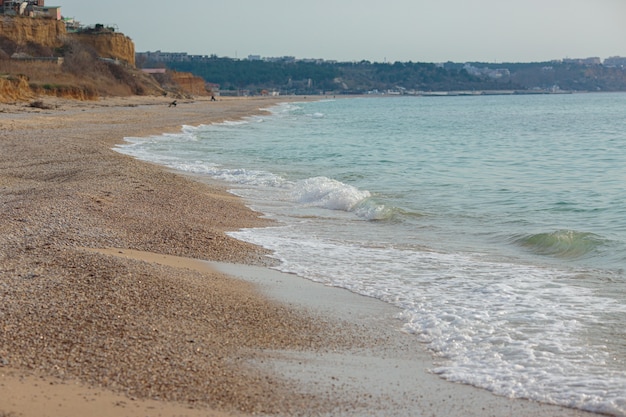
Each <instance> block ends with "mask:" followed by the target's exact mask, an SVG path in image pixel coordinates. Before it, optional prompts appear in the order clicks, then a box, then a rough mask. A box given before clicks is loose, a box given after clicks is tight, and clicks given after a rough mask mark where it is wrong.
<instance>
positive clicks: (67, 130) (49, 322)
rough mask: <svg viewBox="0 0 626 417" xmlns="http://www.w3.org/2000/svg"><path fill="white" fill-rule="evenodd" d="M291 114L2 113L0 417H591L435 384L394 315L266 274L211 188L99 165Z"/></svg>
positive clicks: (220, 194)
mask: <svg viewBox="0 0 626 417" xmlns="http://www.w3.org/2000/svg"><path fill="white" fill-rule="evenodd" d="M290 100H292V101H293V100H295V98H294V99H291V98H288V97H287V98H286V97H279V98H271V99H270V98H263V99H252V98H243V99H221V100H219V101H218V102H216V103H211V102H210V101H208V100H204V99H198V100H194V101H183V102H179V105H178V106H177V107H175V108H168V107H167V103H169V100H168V99H166V98H150V97H132V98H121V99H105V100H101V101H99V102H96V103H90V102H71V101H63V100H52V101H53V102H54V103H55V104H54V105H55V106H57V107H56V108H54V109H51V110H41V109H31V108H27V107H26V106H24V107H19V106H11V105H1V106H0V111H1V112H0V124H1V126H2V132H3V137H2V139H1V141H0V190H1V194H0V196H1V197H0V201H1V202H2V210H3V216H2V220H0V276H1V278H0V301H1V302H2V304H3V305H4V307H3V309H2V311H0V387H3V388H4V387H11V388H13V387H15V386H16V385H15V384H16V383H17V381H19V388H20V390H24V391H20V393H23V392H28V393H29V395H24V396H23V397H20V395H22V394H20V393H17V392H12V391H10V390H4V389H0V392H4V393H5V394H2V393H0V415H2V414H3V413H4V414H7V415H12V414H11V413H14V414H16V415H24V416H30V415H32V416H34V415H42V414H41V413H40V412H39V413H38V412H37V411H34V410H32V409H29V408H28V407H29V406H32V405H33V404H34V403H37V404H42V403H43V404H47V405H44V406H43V408H40V410H42V409H43V410H46V409H50V407H55V408H56V407H61V405H62V407H61V409H62V413H63V414H64V415H68V416H72V415H76V416H78V415H84V414H85V408H84V407H89V406H90V404H92V407H97V408H91V409H89V408H88V410H91V411H89V413H90V414H91V415H102V416H108V415H120V414H119V413H120V410H122V411H123V412H124V413H130V414H128V415H141V414H144V415H190V416H191V415H252V414H261V415H311V414H315V415H337V414H340V415H359V416H362V415H448V416H450V415H452V416H454V415H458V416H461V415H481V416H482V415H494V416H497V415H511V414H513V415H535V416H583V415H593V414H590V413H585V412H582V411H577V410H573V409H566V408H562V407H558V406H550V405H543V404H538V403H534V402H530V401H525V400H510V399H506V398H502V397H496V396H494V395H492V394H490V393H489V392H487V391H484V390H480V389H478V388H474V387H469V386H465V385H458V384H453V383H450V382H446V381H443V380H442V379H441V378H439V377H437V376H436V375H433V374H431V373H429V372H428V367H429V366H431V362H432V358H431V357H430V354H429V353H428V352H427V351H426V350H425V349H424V347H423V346H422V345H420V344H419V342H418V341H417V338H416V337H414V336H410V335H407V334H405V333H402V332H400V331H399V326H400V325H401V323H400V322H399V321H397V320H395V319H393V316H394V314H395V312H396V310H395V309H394V308H392V307H391V306H388V305H386V304H384V303H382V302H379V301H376V300H373V299H368V298H365V297H361V296H358V295H355V294H352V293H349V292H347V291H345V290H340V289H336V288H329V287H324V286H323V285H320V284H314V283H310V282H309V281H305V280H303V279H300V278H297V277H293V276H289V275H285V274H280V273H278V272H276V271H272V270H269V269H266V268H263V266H265V265H267V260H266V258H265V254H266V253H267V252H266V251H264V250H262V249H261V248H258V247H254V246H252V245H249V244H246V243H244V242H240V241H236V240H234V239H232V238H229V237H228V236H227V235H226V234H225V232H226V231H230V230H236V229H239V228H245V227H254V226H260V225H266V224H268V221H267V220H264V219H261V218H260V217H259V216H258V214H257V213H254V212H252V211H251V210H249V209H247V208H246V207H245V206H244V204H243V202H242V201H241V200H240V199H238V198H236V197H233V196H232V195H230V194H227V193H226V191H225V189H224V188H223V187H220V186H216V185H214V184H213V183H210V182H209V183H207V182H205V181H203V182H199V181H195V180H193V179H191V178H188V177H186V176H184V175H181V174H177V173H173V172H171V171H168V170H167V169H166V168H164V167H160V166H156V165H153V164H148V163H144V162H140V161H137V160H135V159H133V158H130V157H127V156H124V155H121V154H118V153H116V152H114V151H112V150H111V148H112V147H113V146H114V145H115V144H119V143H122V142H123V138H124V137H127V136H146V135H150V134H162V133H164V132H177V131H179V129H180V127H181V126H182V125H183V124H187V125H199V124H208V123H215V122H220V121H223V120H235V119H238V118H241V117H245V116H249V115H253V114H260V113H261V112H262V110H261V109H260V107H267V106H272V105H275V104H278V103H282V102H285V101H290ZM298 101H301V98H298ZM85 248H89V250H86V249H85ZM103 248H116V249H110V251H112V252H106V251H104V250H103ZM130 249H132V250H135V251H137V252H133V251H130ZM116 252H117V253H116ZM119 252H122V253H119ZM124 254H126V255H129V256H120V255H124ZM141 254H151V256H155V257H156V258H150V257H148V258H147V259H144V258H142V256H143V255H141ZM170 257H176V258H170ZM162 258H167V259H170V260H172V259H173V260H175V261H176V262H174V263H169V264H167V263H163V262H160V261H159V259H162ZM194 260H209V261H212V262H221V263H219V264H217V263H214V264H212V266H210V267H209V268H207V269H206V270H203V269H202V268H200V267H199V266H198V264H195V265H196V266H193V265H194V262H201V263H202V261H194ZM202 264H203V263H202ZM245 264H247V265H248V266H246V265H245ZM233 265H234V266H233ZM251 265H252V266H251ZM313 293H314V294H316V296H315V297H311V296H310V295H311V294H313ZM415 375H418V376H417V377H415ZM58 386H63V387H64V388H68V393H65V394H59V393H57V392H56V391H55V392H54V393H53V391H54V390H55V389H56V388H55V387H57V388H58ZM28 390H31V391H28ZM80 390H83V391H80ZM84 390H87V391H89V392H93V391H91V390H96V391H97V393H96V394H94V395H93V396H90V395H89V394H85V391H84ZM33 392H34V393H36V395H37V398H38V400H32V398H33V396H32V395H31V394H33ZM77 392H78V394H77ZM3 395H7V397H3ZM93 397H99V398H106V399H105V400H104V401H103V402H102V403H99V402H96V401H93ZM20 398H21V400H20ZM38 401H41V402H38ZM122 402H123V403H124V404H126V407H127V408H124V407H122V406H120V404H121V403H122ZM96 404H97V405H96ZM128 404H130V405H128ZM190 407H191V408H190ZM131 408H132V410H131ZM166 408H167V410H171V411H166ZM78 410H82V411H78ZM96 410H97V412H96ZM215 410H219V411H215ZM107 413H108V414H107ZM164 413H165V414H164ZM220 413H225V414H220ZM51 415H53V414H51Z"/></svg>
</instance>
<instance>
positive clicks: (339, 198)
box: [291, 177, 371, 211]
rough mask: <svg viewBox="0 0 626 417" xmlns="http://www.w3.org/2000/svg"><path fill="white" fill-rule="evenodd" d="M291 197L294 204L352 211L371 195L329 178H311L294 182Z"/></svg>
mask: <svg viewBox="0 0 626 417" xmlns="http://www.w3.org/2000/svg"><path fill="white" fill-rule="evenodd" d="M291 196H292V199H293V201H294V202H296V203H299V204H303V205H307V206H313V207H321V208H326V209H329V210H342V211H354V209H355V208H356V207H357V205H358V204H359V203H361V202H362V201H363V200H365V199H367V198H369V197H370V196H371V194H370V192H369V191H367V190H359V189H358V188H356V187H353V186H352V185H348V184H344V183H343V182H341V181H337V180H333V179H331V178H327V177H313V178H307V179H305V180H301V181H298V182H296V183H295V184H294V187H293V189H292V191H291Z"/></svg>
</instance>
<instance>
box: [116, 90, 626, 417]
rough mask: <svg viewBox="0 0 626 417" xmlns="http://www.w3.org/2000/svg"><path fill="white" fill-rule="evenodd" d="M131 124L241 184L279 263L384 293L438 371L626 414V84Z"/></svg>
mask: <svg viewBox="0 0 626 417" xmlns="http://www.w3.org/2000/svg"><path fill="white" fill-rule="evenodd" d="M269 110H270V111H269V112H268V114H267V115H266V116H262V117H252V118H249V119H246V120H244V121H240V122H227V123H222V124H217V125H210V126H199V127H185V128H184V129H183V131H182V132H181V133H180V134H174V135H163V136H155V137H149V138H127V144H126V145H123V146H120V147H118V148H117V150H118V151H120V152H122V153H126V154H129V155H133V156H135V157H137V158H140V159H144V160H149V161H153V162H157V163H160V164H163V165H166V166H169V167H172V168H176V169H179V170H183V171H186V172H193V173H196V174H201V175H207V176H210V177H213V178H218V179H221V180H223V181H227V182H228V183H229V184H230V186H231V188H232V192H233V193H235V194H237V195H240V196H242V197H243V198H244V199H245V200H246V201H247V202H248V204H249V205H250V206H252V207H253V208H255V209H257V210H259V211H261V212H263V213H265V214H266V215H267V216H268V217H271V218H274V219H276V220H278V223H277V224H276V226H274V227H270V228H264V229H251V230H242V231H238V232H235V233H233V234H232V235H233V236H235V237H237V238H239V239H242V240H246V241H250V242H253V243H256V244H259V245H262V246H265V247H267V248H269V249H272V250H273V251H274V256H275V257H276V258H277V259H278V260H280V265H279V266H278V269H280V270H282V271H286V272H290V273H294V274H298V275H300V276H303V277H305V278H308V279H311V280H315V281H320V282H324V283H327V284H330V285H335V286H339V287H344V288H348V289H350V290H352V291H354V292H357V293H361V294H365V295H368V296H372V297H375V298H379V299H381V300H384V301H386V302H388V303H391V304H394V305H396V306H398V307H400V309H401V310H402V314H401V315H400V316H399V319H400V320H402V321H403V322H404V326H405V329H406V330H407V331H409V332H411V333H413V334H415V337H417V338H419V339H420V340H423V341H424V342H425V343H426V346H427V347H428V348H429V349H431V350H432V351H433V353H434V355H435V360H434V363H433V368H432V369H433V371H434V372H436V373H438V374H440V375H441V377H443V378H446V379H449V380H451V381H458V382H463V383H468V384H472V385H476V386H478V387H482V388H485V389H488V390H491V391H493V392H495V393H496V394H499V395H505V396H511V397H520V398H530V399H534V400H538V401H543V402H547V403H553V404H560V405H564V406H569V407H574V408H580V409H585V410H590V411H595V412H603V413H610V414H615V415H626V329H625V328H624V323H626V273H625V269H626V95H625V94H574V95H537V96H476V97H474V96H472V97H408V98H404V97H395V98H381V97H372V98H354V99H352V98H351V99H338V100H323V101H316V102H302V103H291V104H284V105H281V106H277V107H275V108H272V109H269Z"/></svg>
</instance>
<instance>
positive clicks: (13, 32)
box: [0, 17, 67, 48]
mask: <svg viewBox="0 0 626 417" xmlns="http://www.w3.org/2000/svg"><path fill="white" fill-rule="evenodd" d="M0 35H2V36H4V37H5V38H8V39H10V40H12V41H13V42H15V43H17V44H20V45H25V44H27V43H28V42H32V43H36V44H38V45H42V46H47V47H51V48H55V47H59V46H61V45H62V44H63V40H64V39H65V36H66V35H67V32H66V31H65V24H64V23H63V22H61V21H58V20H50V19H31V18H27V17H24V18H20V17H15V18H3V19H0Z"/></svg>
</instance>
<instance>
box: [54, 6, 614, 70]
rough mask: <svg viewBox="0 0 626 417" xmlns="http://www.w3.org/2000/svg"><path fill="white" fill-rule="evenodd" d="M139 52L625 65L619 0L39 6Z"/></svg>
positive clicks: (378, 59) (229, 55)
mask: <svg viewBox="0 0 626 417" xmlns="http://www.w3.org/2000/svg"><path fill="white" fill-rule="evenodd" d="M46 4H47V5H56V6H61V7H62V9H61V11H62V14H63V15H64V16H66V17H74V18H76V20H78V21H80V22H81V23H83V24H94V23H104V24H115V25H117V27H118V28H119V30H120V31H121V32H123V33H124V34H125V35H127V36H129V37H130V38H131V39H133V41H134V42H135V48H136V50H137V51H138V52H145V51H156V50H161V51H164V52H165V51H167V52H188V53H190V54H199V55H211V54H215V55H218V56H228V57H232V58H235V57H237V58H244V57H247V56H248V55H261V56H264V57H276V56H295V57H297V58H323V59H334V60H339V61H360V60H363V59H366V60H370V61H376V62H383V61H385V60H386V61H388V62H394V61H413V62H444V61H455V62H465V61H483V62H531V61H546V60H551V59H561V58H585V57H591V56H598V57H601V58H607V57H609V56H614V55H620V56H626V0H316V1H306V2H305V1H302V0H183V1H172V0H168V1H165V0H152V1H132V0H131V1H122V0H108V1H93V0H92V1H86V0H56V1H55V0H47V1H46Z"/></svg>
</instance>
